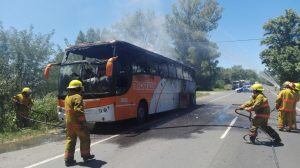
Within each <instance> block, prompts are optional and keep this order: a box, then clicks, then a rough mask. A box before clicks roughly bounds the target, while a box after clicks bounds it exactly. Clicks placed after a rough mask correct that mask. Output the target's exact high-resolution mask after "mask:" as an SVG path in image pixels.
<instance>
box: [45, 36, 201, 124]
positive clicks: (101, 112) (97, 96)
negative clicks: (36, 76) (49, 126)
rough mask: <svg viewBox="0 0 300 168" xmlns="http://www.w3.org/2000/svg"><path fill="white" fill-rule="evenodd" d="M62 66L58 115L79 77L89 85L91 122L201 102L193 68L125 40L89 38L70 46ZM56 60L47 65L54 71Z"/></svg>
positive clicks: (87, 98)
mask: <svg viewBox="0 0 300 168" xmlns="http://www.w3.org/2000/svg"><path fill="white" fill-rule="evenodd" d="M65 53H66V54H65V57H64V59H63V61H62V62H61V63H60V64H59V65H60V78H59V91H58V107H57V110H58V116H59V118H60V119H61V120H64V117H65V110H64V99H65V97H66V95H67V89H66V88H67V86H68V84H69V82H70V81H71V80H73V79H79V80H81V81H82V82H83V85H84V92H83V98H84V105H85V115H86V119H87V121H88V122H89V123H96V122H114V121H120V120H126V119H130V118H136V119H137V120H138V121H139V122H143V121H145V119H146V117H147V116H148V115H151V114H155V113H160V112H165V111H169V110H173V109H177V108H179V107H180V106H188V105H192V104H195V99H196V96H195V90H196V83H195V80H194V75H195V72H194V70H193V69H192V68H190V67H188V66H186V65H184V64H182V63H179V62H177V61H174V60H172V59H169V58H166V57H164V56H162V55H159V54H156V53H153V52H151V51H148V50H145V49H142V48H140V47H137V46H135V45H132V44H129V43H127V42H124V41H111V42H95V43H84V44H80V45H75V46H71V47H68V48H67V49H66V50H65ZM50 67H51V65H49V66H48V68H46V70H45V74H49V70H50Z"/></svg>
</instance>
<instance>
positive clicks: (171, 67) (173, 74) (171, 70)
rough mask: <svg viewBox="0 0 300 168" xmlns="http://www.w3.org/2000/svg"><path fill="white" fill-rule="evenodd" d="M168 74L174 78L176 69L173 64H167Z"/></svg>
mask: <svg viewBox="0 0 300 168" xmlns="http://www.w3.org/2000/svg"><path fill="white" fill-rule="evenodd" d="M169 76H170V77H171V78H176V69H175V66H174V65H173V64H170V65H169Z"/></svg>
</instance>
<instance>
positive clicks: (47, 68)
mask: <svg viewBox="0 0 300 168" xmlns="http://www.w3.org/2000/svg"><path fill="white" fill-rule="evenodd" d="M53 65H60V63H53V64H48V65H47V66H46V68H45V70H44V77H45V78H46V79H48V78H49V73H50V69H51V68H52V66H53Z"/></svg>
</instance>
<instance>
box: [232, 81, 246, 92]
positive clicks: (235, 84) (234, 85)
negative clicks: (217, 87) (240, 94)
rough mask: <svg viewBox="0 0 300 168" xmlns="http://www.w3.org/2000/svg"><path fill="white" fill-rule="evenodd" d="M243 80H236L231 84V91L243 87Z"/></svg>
mask: <svg viewBox="0 0 300 168" xmlns="http://www.w3.org/2000/svg"><path fill="white" fill-rule="evenodd" d="M245 83H246V82H245V80H238V81H233V82H232V90H235V89H237V88H241V87H243V86H244V85H245Z"/></svg>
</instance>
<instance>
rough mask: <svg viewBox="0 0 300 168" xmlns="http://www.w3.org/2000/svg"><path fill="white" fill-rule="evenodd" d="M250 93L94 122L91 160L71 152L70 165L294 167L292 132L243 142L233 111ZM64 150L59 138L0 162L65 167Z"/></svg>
mask: <svg viewBox="0 0 300 168" xmlns="http://www.w3.org/2000/svg"><path fill="white" fill-rule="evenodd" d="M265 94H266V96H267V97H268V98H269V102H270V105H271V107H272V108H273V107H274V101H275V95H276V93H274V92H271V91H269V90H266V91H265ZM250 95H251V94H250V93H234V92H232V91H227V92H218V93H215V94H212V95H209V96H206V97H204V98H201V99H198V100H197V104H198V105H197V106H196V107H194V108H190V109H184V110H176V111H170V112H167V113H163V114H160V115H156V116H152V117H151V118H150V120H149V121H148V122H147V123H145V124H143V125H141V126H136V125H134V123H133V122H131V121H126V122H122V123H117V124H109V125H107V124H103V125H99V126H98V129H97V130H96V132H95V134H92V135H91V139H92V147H91V149H92V153H93V154H95V155H96V159H95V160H92V161H90V162H88V163H86V164H84V163H83V162H82V159H81V158H80V154H79V152H76V160H77V165H76V166H75V167H96V168H97V167H103V168H106V167H107V168H119V167H120V168H144V167H145V168H160V167H161V168H168V167H172V168H194V167H195V168H241V167H243V168H248V167H249V168H253V167H258V168H260V167H264V168H278V167H280V168H298V167H299V165H300V159H299V156H300V145H299V143H300V141H299V140H300V136H299V135H300V134H299V133H297V132H295V133H286V132H280V136H281V138H282V140H283V145H281V146H273V145H272V143H270V140H269V139H268V137H267V136H265V135H264V133H262V132H261V133H260V134H259V136H258V138H259V140H260V144H259V145H252V144H247V143H245V142H244V140H243V138H242V137H243V135H244V134H246V133H247V131H248V127H249V120H248V119H247V118H244V117H241V116H237V115H236V114H235V113H234V109H235V108H236V107H237V104H241V103H243V102H244V101H246V100H248V99H249V97H250ZM276 115H277V113H276V112H273V113H272V116H271V118H270V120H269V124H270V125H271V126H272V127H273V128H276ZM299 121H300V118H299V117H298V122H299ZM229 125H232V127H229ZM298 126H299V125H298ZM276 130H277V128H276ZM63 152H64V141H57V142H51V143H47V144H43V145H40V146H36V147H33V148H28V149H23V150H18V151H13V152H7V153H2V154H0V167H1V168H2V167H3V168H8V167H27V168H30V167H49V168H50V167H51V168H53V167H64V160H63Z"/></svg>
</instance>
